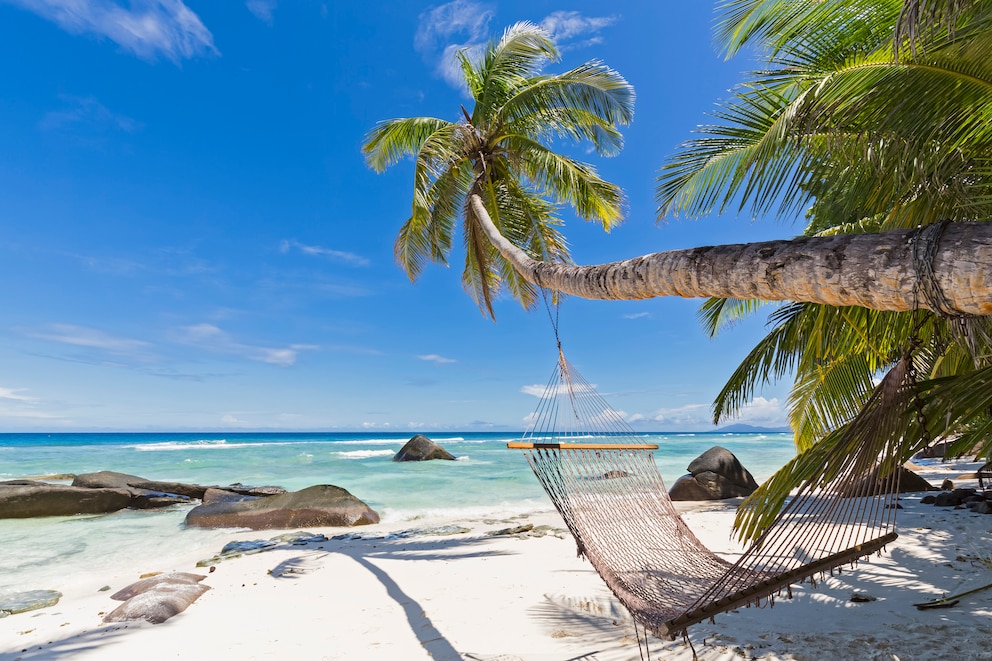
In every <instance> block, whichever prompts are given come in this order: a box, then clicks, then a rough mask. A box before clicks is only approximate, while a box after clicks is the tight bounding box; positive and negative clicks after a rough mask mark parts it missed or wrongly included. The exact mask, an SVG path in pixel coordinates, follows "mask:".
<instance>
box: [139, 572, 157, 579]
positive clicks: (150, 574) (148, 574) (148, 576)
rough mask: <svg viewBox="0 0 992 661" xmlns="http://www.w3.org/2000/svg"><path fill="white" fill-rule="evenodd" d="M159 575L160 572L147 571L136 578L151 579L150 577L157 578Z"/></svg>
mask: <svg viewBox="0 0 992 661" xmlns="http://www.w3.org/2000/svg"><path fill="white" fill-rule="evenodd" d="M161 573H162V572H160V571H149V572H145V573H144V574H142V575H141V576H139V577H138V578H151V577H152V576H158V575H159V574H161Z"/></svg>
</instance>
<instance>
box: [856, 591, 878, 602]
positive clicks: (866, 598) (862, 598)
mask: <svg viewBox="0 0 992 661" xmlns="http://www.w3.org/2000/svg"><path fill="white" fill-rule="evenodd" d="M851 601H853V602H854V603H856V604H866V603H868V602H870V601H878V597H873V596H871V595H870V594H865V593H864V592H855V593H854V594H852V595H851Z"/></svg>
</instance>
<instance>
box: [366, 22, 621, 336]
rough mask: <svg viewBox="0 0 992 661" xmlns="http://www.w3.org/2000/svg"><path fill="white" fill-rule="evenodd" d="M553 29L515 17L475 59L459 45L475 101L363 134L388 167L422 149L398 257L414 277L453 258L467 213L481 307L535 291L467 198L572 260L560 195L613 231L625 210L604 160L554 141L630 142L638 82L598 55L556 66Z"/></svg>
mask: <svg viewBox="0 0 992 661" xmlns="http://www.w3.org/2000/svg"><path fill="white" fill-rule="evenodd" d="M558 57H559V54H558V50H557V48H556V47H555V44H554V43H553V41H552V40H551V38H550V37H549V35H548V34H547V33H546V32H545V31H544V30H542V29H540V28H538V27H536V26H534V25H532V24H530V23H517V24H516V25H513V26H511V27H510V28H509V29H507V30H506V32H505V33H504V34H503V36H502V38H501V39H499V40H497V41H494V42H492V43H490V44H489V45H488V47H487V48H486V49H485V51H484V52H483V53H482V54H481V56H480V57H479V58H478V59H473V58H471V57H470V56H469V55H468V53H466V52H462V53H460V54H459V55H458V61H459V64H460V65H461V69H462V72H463V74H464V76H465V84H466V87H467V89H468V92H469V94H470V95H471V96H472V99H473V100H474V102H475V105H474V106H473V108H472V111H471V112H469V111H467V110H465V109H462V115H463V117H462V118H461V119H459V120H458V121H455V122H449V121H445V120H442V119H435V118H432V117H412V118H404V119H392V120H387V121H384V122H380V123H379V124H378V125H377V126H376V127H375V128H373V129H372V130H371V131H370V132H369V134H368V136H367V137H366V142H365V145H364V148H363V150H364V152H365V156H366V161H367V163H368V165H369V167H371V168H373V169H374V170H376V171H377V172H381V171H383V170H384V169H386V168H387V167H390V166H391V165H394V164H395V163H397V162H399V161H400V160H401V159H403V158H404V157H406V156H413V157H414V159H415V166H414V186H413V204H412V211H411V214H410V218H409V219H408V220H407V221H406V222H405V223H404V224H403V225H402V227H401V228H400V232H399V234H398V236H397V238H396V242H395V247H394V252H395V256H396V261H397V263H399V265H400V266H401V267H402V268H403V269H404V270H405V271H406V273H407V275H408V276H409V277H410V278H411V279H413V280H415V279H416V278H417V277H418V276H419V275H420V274H421V273H422V271H423V269H424V267H425V266H426V265H427V264H428V263H430V262H434V263H438V264H447V262H448V256H449V255H450V253H451V250H452V247H453V240H454V235H455V232H456V228H457V226H458V224H459V221H460V223H461V234H462V238H463V242H464V249H465V267H464V270H463V273H462V282H463V284H464V286H465V288H466V290H468V292H469V293H470V294H471V295H472V296H473V297H474V298H475V300H476V302H477V303H478V304H479V306H480V307H481V308H482V310H483V311H484V313H486V314H488V315H489V316H490V317H493V318H495V314H494V312H493V301H494V300H495V298H496V296H498V295H499V293H500V292H501V291H504V290H505V291H507V292H508V293H509V294H510V295H512V296H513V297H514V298H515V299H517V300H518V301H520V303H522V304H523V305H524V306H528V307H529V306H531V305H532V304H533V303H534V302H535V300H536V291H535V289H534V287H533V285H531V284H530V283H528V282H526V281H525V280H524V279H523V278H521V277H520V275H519V274H518V273H517V272H516V271H515V270H514V269H513V268H512V266H510V264H509V262H507V261H506V259H505V258H504V257H503V256H502V255H501V254H500V253H499V252H498V251H496V250H495V249H494V248H493V247H492V246H491V245H490V243H489V241H488V240H487V239H486V238H485V235H484V234H483V233H482V230H481V228H480V226H479V224H478V220H477V219H476V218H475V215H474V213H473V212H472V210H471V208H470V206H469V205H468V204H467V198H468V196H469V195H472V194H475V195H478V196H479V197H480V198H481V199H482V200H483V204H484V205H485V207H486V210H487V211H488V212H489V214H490V216H491V217H492V220H493V222H494V223H495V225H496V227H497V228H498V229H499V230H500V232H501V233H502V234H503V235H504V236H505V237H506V238H507V239H509V240H510V241H512V242H513V243H514V244H515V245H517V246H518V247H520V248H521V249H522V250H524V251H525V252H527V253H528V254H529V255H530V256H531V257H533V258H535V259H539V260H544V261H550V262H568V261H569V255H568V248H567V245H566V242H565V237H564V236H563V235H562V234H561V232H560V231H559V229H558V228H559V227H560V226H561V224H562V221H561V218H560V217H559V215H558V210H559V205H562V204H568V205H570V206H572V207H573V208H574V210H575V213H576V214H577V215H578V216H579V217H580V218H583V219H586V220H593V221H596V222H599V223H600V224H601V225H602V226H603V228H604V229H605V230H607V231H608V230H610V229H611V228H612V227H613V226H615V225H616V224H617V223H619V222H620V220H621V219H622V209H623V204H624V199H623V194H622V192H621V190H620V188H619V187H617V186H615V185H614V184H611V183H609V182H607V181H604V180H603V179H601V178H600V177H599V175H598V174H597V173H596V170H595V168H593V167H592V166H591V165H589V164H587V163H582V162H580V161H577V160H575V159H572V158H570V157H568V156H564V155H562V154H559V153H557V152H555V151H554V150H553V149H552V148H551V143H552V142H553V141H555V140H560V139H564V140H567V141H573V142H583V141H585V142H589V143H591V144H592V146H593V147H594V148H595V150H596V152H597V153H598V154H600V155H602V156H612V155H615V154H616V153H618V152H619V151H620V149H621V148H622V146H623V136H622V135H621V134H620V130H619V127H621V126H625V125H627V124H629V123H630V122H631V121H632V119H633V113H634V90H633V87H631V85H630V84H629V83H628V82H627V81H626V80H624V78H623V77H622V76H621V75H620V74H618V73H617V72H616V71H613V70H612V69H610V68H609V67H607V66H605V65H604V64H602V63H601V62H598V61H591V62H586V63H585V64H582V65H580V66H578V67H576V68H574V69H572V70H570V71H566V72H564V73H561V74H556V75H548V74H544V73H543V67H544V66H545V65H546V64H548V63H550V62H555V61H557V60H558Z"/></svg>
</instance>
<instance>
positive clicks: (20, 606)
mask: <svg viewBox="0 0 992 661" xmlns="http://www.w3.org/2000/svg"><path fill="white" fill-rule="evenodd" d="M61 598H62V593H61V592H59V591H58V590H27V591H25V592H11V593H7V594H0V617H7V616H8V615H17V614H18V613H26V612H28V611H33V610H38V609H39V608H47V607H49V606H54V605H55V604H57V603H59V599H61Z"/></svg>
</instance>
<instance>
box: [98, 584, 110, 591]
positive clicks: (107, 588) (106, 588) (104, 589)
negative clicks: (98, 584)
mask: <svg viewBox="0 0 992 661" xmlns="http://www.w3.org/2000/svg"><path fill="white" fill-rule="evenodd" d="M109 590H110V586H109V585H104V586H103V587H102V588H100V589H99V590H97V592H108V591H109Z"/></svg>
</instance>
